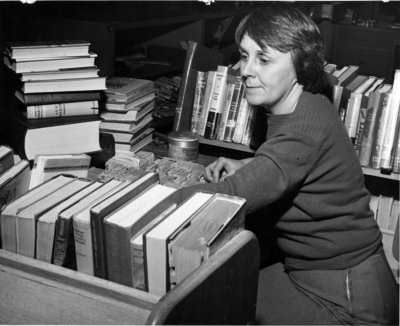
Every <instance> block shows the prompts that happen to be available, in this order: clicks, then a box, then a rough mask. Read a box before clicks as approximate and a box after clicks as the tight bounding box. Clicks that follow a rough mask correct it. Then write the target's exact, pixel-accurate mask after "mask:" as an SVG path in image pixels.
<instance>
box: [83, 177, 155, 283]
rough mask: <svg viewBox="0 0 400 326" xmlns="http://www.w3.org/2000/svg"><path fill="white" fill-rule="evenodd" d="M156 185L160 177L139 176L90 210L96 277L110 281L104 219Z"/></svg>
mask: <svg viewBox="0 0 400 326" xmlns="http://www.w3.org/2000/svg"><path fill="white" fill-rule="evenodd" d="M156 183H159V175H158V174H157V173H155V172H148V173H146V174H144V175H143V176H138V178H137V180H132V181H127V183H126V186H125V187H124V188H123V189H121V190H120V191H119V192H117V193H115V194H113V195H111V196H109V197H108V198H106V199H104V200H103V201H101V202H100V203H98V204H96V205H94V206H93V207H92V208H91V209H90V224H91V232H92V244H93V264H94V276H97V277H100V278H103V279H108V269H107V254H106V236H105V229H104V223H103V221H104V218H105V217H106V216H107V215H109V214H111V213H112V212H113V211H114V210H116V209H118V208H119V207H120V206H122V205H124V204H125V203H127V202H128V201H130V200H131V199H133V198H134V197H135V196H137V195H139V194H140V193H141V192H143V191H145V190H146V189H147V188H149V187H150V186H152V185H153V184H156Z"/></svg>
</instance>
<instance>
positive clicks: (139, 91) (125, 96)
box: [104, 77, 154, 103]
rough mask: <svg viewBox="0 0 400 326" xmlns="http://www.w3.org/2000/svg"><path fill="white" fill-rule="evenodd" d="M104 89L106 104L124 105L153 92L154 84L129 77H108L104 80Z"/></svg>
mask: <svg viewBox="0 0 400 326" xmlns="http://www.w3.org/2000/svg"><path fill="white" fill-rule="evenodd" d="M106 87H107V88H106V90H105V91H104V93H105V101H106V102H122V103H126V102H130V101H131V100H133V99H135V98H138V97H141V96H142V95H143V94H147V93H149V92H152V91H154V82H153V81H151V80H146V79H139V78H131V77H110V78H107V80H106Z"/></svg>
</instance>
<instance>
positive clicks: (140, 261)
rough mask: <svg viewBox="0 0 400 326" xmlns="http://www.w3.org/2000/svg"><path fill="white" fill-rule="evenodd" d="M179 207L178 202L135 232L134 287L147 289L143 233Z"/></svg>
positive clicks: (132, 248)
mask: <svg viewBox="0 0 400 326" xmlns="http://www.w3.org/2000/svg"><path fill="white" fill-rule="evenodd" d="M176 207H177V205H176V204H173V205H171V206H170V207H168V208H167V209H166V210H165V211H164V212H162V213H161V214H160V215H158V216H157V217H156V218H154V219H153V220H152V221H150V222H149V223H148V224H147V225H145V226H144V227H143V228H142V229H141V230H140V231H138V232H137V233H136V234H134V235H133V236H132V238H131V241H130V247H131V257H132V258H131V260H132V287H134V288H136V289H139V290H142V291H146V290H147V287H146V280H145V262H144V247H143V235H144V234H145V233H146V232H147V231H148V230H150V229H151V228H152V227H153V226H155V225H157V224H158V223H159V222H161V221H162V220H163V219H164V218H165V216H167V215H168V214H169V213H171V212H172V211H173V210H174V209H175V208H176Z"/></svg>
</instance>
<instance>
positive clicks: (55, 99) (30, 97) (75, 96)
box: [15, 89, 100, 105]
mask: <svg viewBox="0 0 400 326" xmlns="http://www.w3.org/2000/svg"><path fill="white" fill-rule="evenodd" d="M15 97H16V98H17V99H18V100H19V101H21V102H22V103H24V104H26V105H37V104H39V105H40V104H52V103H69V102H83V101H99V100H100V92H99V91H91V92H81V91H79V92H58V93H48V92H47V93H33V94H24V93H23V92H22V91H21V90H20V89H16V90H15Z"/></svg>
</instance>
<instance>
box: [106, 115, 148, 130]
mask: <svg viewBox="0 0 400 326" xmlns="http://www.w3.org/2000/svg"><path fill="white" fill-rule="evenodd" d="M151 121H153V117H152V114H151V113H148V114H147V115H145V116H144V117H142V118H141V119H139V120H138V121H135V122H130V121H128V122H125V121H105V120H103V121H102V122H101V123H100V128H101V130H104V131H107V130H112V131H119V132H130V133H133V132H136V131H138V130H142V129H143V127H144V126H147V125H149V123H150V122H151Z"/></svg>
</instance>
